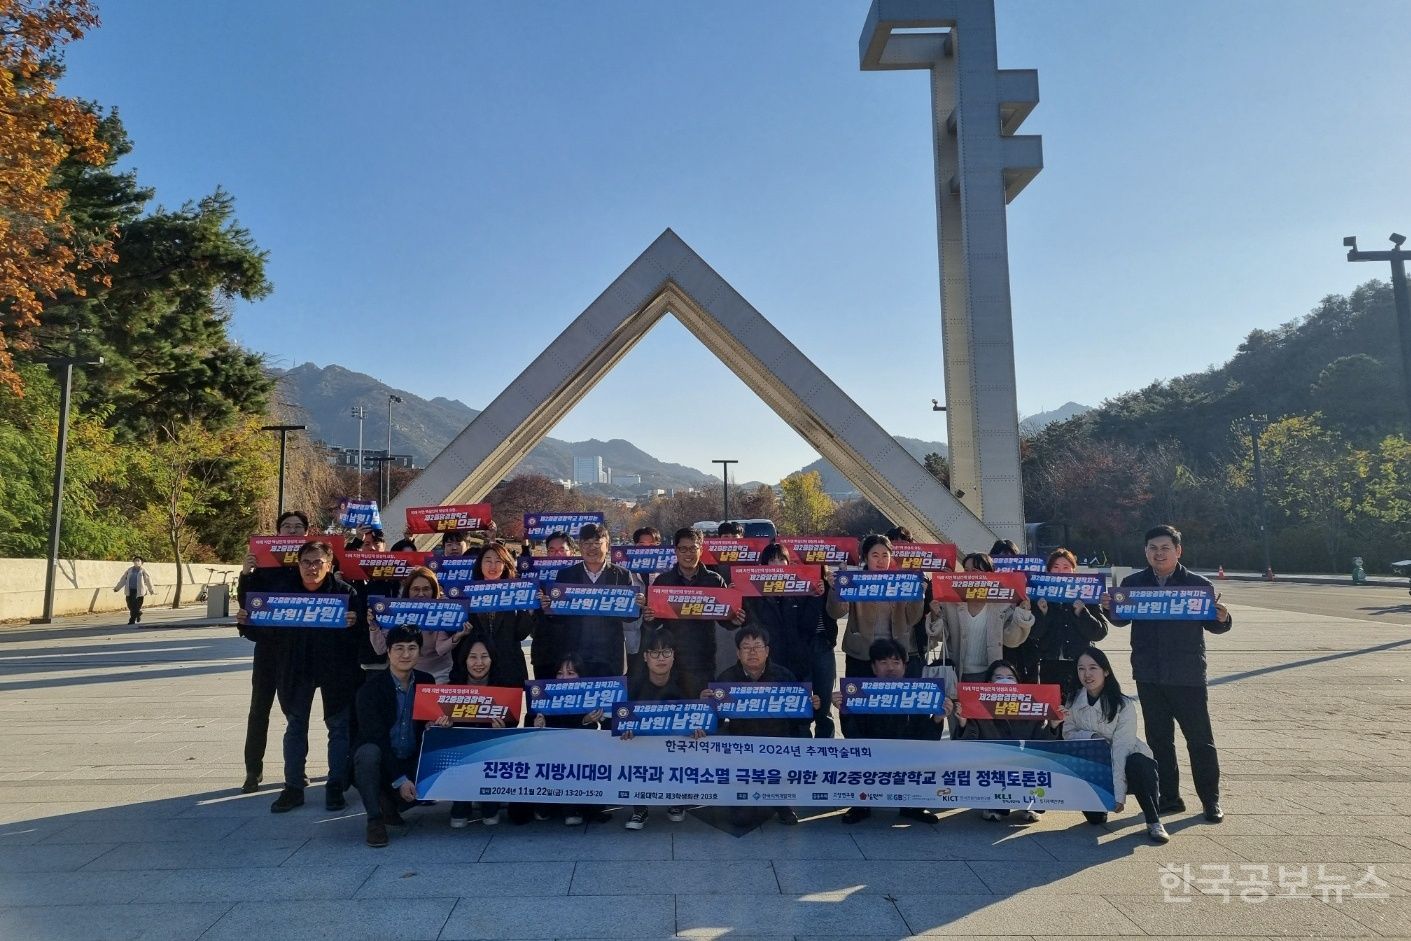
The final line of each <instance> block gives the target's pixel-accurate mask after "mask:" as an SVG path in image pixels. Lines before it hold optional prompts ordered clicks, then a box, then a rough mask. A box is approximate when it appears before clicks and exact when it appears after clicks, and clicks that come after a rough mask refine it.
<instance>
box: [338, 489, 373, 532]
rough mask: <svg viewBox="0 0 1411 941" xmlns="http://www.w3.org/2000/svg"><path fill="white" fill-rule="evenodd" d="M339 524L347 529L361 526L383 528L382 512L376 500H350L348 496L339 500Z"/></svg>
mask: <svg viewBox="0 0 1411 941" xmlns="http://www.w3.org/2000/svg"><path fill="white" fill-rule="evenodd" d="M338 525H339V526H342V527H344V528H346V529H357V528H358V527H359V526H371V527H372V528H373V529H381V528H382V514H381V513H380V512H379V511H378V509H377V501H376V500H349V499H347V498H346V497H345V498H344V499H342V500H340V501H339V502H338Z"/></svg>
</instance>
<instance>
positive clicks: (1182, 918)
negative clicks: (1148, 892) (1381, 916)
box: [1108, 895, 1371, 938]
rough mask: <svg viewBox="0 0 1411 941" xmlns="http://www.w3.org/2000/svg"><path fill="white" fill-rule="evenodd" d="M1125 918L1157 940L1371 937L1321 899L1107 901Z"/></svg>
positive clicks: (1126, 897)
mask: <svg viewBox="0 0 1411 941" xmlns="http://www.w3.org/2000/svg"><path fill="white" fill-rule="evenodd" d="M1108 901H1109V902H1111V903H1112V904H1113V905H1114V906H1116V907H1117V909H1118V910H1119V911H1121V912H1122V914H1124V915H1126V916H1127V917H1128V918H1130V919H1131V920H1132V921H1133V922H1135V923H1136V924H1137V925H1138V926H1140V927H1141V928H1142V930H1143V931H1146V932H1147V933H1148V934H1155V935H1173V936H1175V935H1212V936H1217V935H1233V936H1235V937H1251V936H1261V935H1262V936H1281V937H1295V938H1326V937H1329V936H1334V935H1336V936H1343V937H1357V936H1359V935H1367V934H1371V932H1370V931H1368V930H1367V929H1366V928H1365V927H1364V926H1363V925H1361V924H1359V923H1358V922H1357V921H1356V920H1355V919H1353V918H1352V917H1350V916H1349V915H1347V914H1344V913H1343V912H1341V911H1338V910H1337V909H1338V908H1339V906H1335V905H1328V904H1325V903H1323V902H1322V901H1320V900H1318V899H1306V898H1305V899H1270V900H1268V901H1266V902H1244V901H1240V900H1238V899H1235V900H1233V901H1230V902H1225V901H1224V900H1222V899H1218V898H1212V897H1210V896H1193V897H1192V898H1191V899H1190V901H1188V902H1168V901H1164V900H1162V899H1160V898H1156V899H1148V898H1139V897H1137V896H1130V895H1114V896H1111V897H1109V898H1108Z"/></svg>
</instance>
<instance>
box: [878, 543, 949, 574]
mask: <svg viewBox="0 0 1411 941" xmlns="http://www.w3.org/2000/svg"><path fill="white" fill-rule="evenodd" d="M956 557H957V551H956V547H955V546H954V545H952V544H951V543H948V542H894V543H892V568H897V569H902V570H904V571H905V570H915V571H921V572H952V571H954V570H955V560H956Z"/></svg>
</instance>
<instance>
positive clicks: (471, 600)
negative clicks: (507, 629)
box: [446, 578, 539, 613]
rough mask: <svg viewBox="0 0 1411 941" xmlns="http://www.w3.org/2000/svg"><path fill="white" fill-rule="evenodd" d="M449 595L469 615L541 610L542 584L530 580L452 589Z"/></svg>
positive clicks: (503, 581)
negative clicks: (471, 613) (540, 593)
mask: <svg viewBox="0 0 1411 941" xmlns="http://www.w3.org/2000/svg"><path fill="white" fill-rule="evenodd" d="M446 594H447V595H449V596H450V597H452V598H454V599H456V600H457V601H458V602H460V603H461V604H463V605H465V609H466V610H467V611H479V612H482V613H489V612H491V611H538V610H539V583H538V582H536V581H534V580H533V579H529V578H507V579H501V580H499V581H494V582H471V583H470V584H469V585H452V586H451V587H450V588H447V589H446Z"/></svg>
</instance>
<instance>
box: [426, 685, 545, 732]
mask: <svg viewBox="0 0 1411 941" xmlns="http://www.w3.org/2000/svg"><path fill="white" fill-rule="evenodd" d="M523 699H524V690H522V689H519V688H517V687H511V686H418V687H417V688H416V699H414V700H413V701H412V718H413V719H416V720H418V721H422V722H434V721H436V720H437V719H439V718H441V717H442V716H445V717H446V718H448V719H450V720H451V721H452V722H454V723H456V724H458V725H461V724H465V725H471V724H483V725H489V724H490V723H491V722H493V721H494V720H496V719H499V720H501V721H502V722H504V723H505V725H509V726H514V725H518V724H519V707H520V704H521V703H522V702H523ZM427 731H430V730H429V729H428V730H427Z"/></svg>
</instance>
